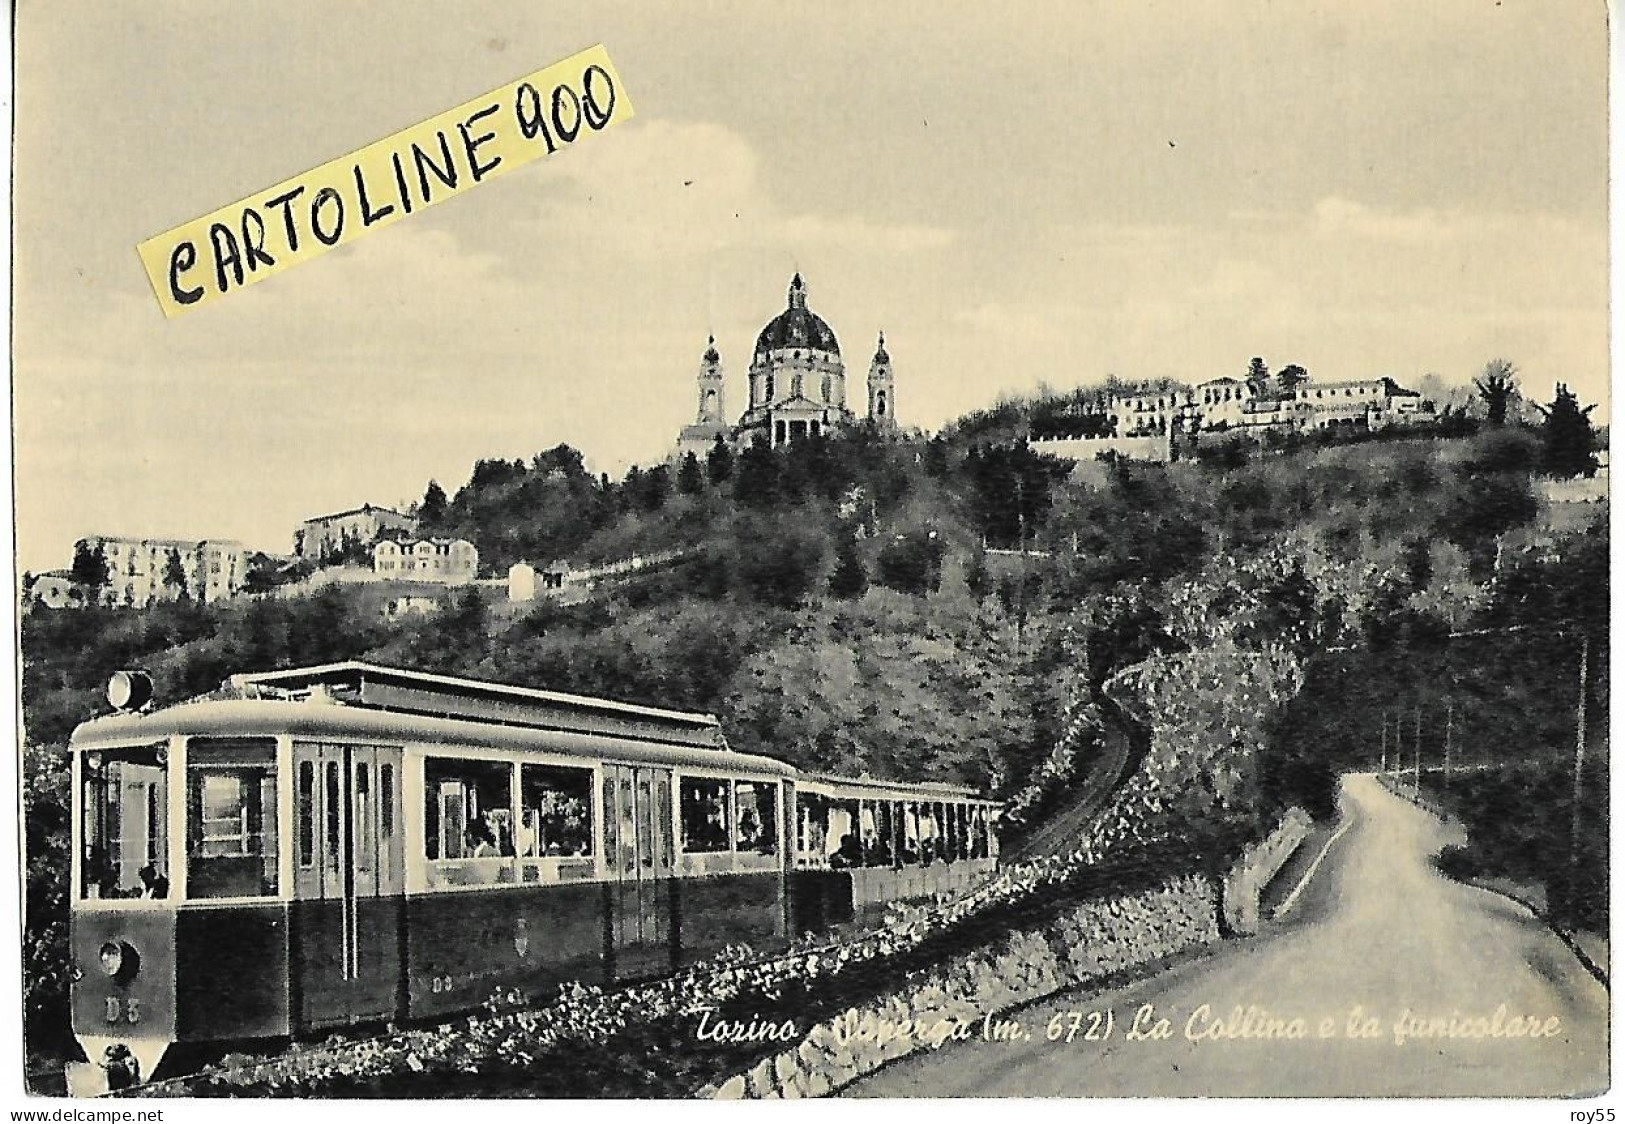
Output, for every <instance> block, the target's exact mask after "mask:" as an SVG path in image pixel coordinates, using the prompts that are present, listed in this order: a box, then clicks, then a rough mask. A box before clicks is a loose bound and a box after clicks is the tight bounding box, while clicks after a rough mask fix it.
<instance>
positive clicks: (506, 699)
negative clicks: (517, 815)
mask: <svg viewBox="0 0 1625 1124" xmlns="http://www.w3.org/2000/svg"><path fill="white" fill-rule="evenodd" d="M226 682H227V688H228V689H235V690H237V691H240V692H243V693H245V694H248V695H250V696H252V695H254V694H255V693H256V692H263V691H264V690H269V691H272V692H293V693H300V692H309V691H313V690H315V689H317V688H320V689H323V690H325V691H327V692H329V693H332V694H335V695H336V696H337V697H339V698H340V699H341V701H344V702H348V703H354V704H355V705H359V706H376V707H378V708H380V709H384V710H401V711H409V712H413V713H424V714H455V715H457V716H459V717H470V718H482V719H486V720H488V721H504V720H513V719H515V718H518V717H521V716H525V715H530V716H536V717H540V716H551V715H555V714H556V713H557V712H560V711H580V712H592V713H597V714H603V715H614V716H618V717H623V718H633V719H638V720H646V721H650V722H654V723H658V724H661V725H665V726H673V727H684V728H694V729H699V728H712V729H714V728H717V727H718V723H717V720H716V717H715V716H714V715H710V714H698V713H695V712H693V711H684V710H666V709H663V708H660V707H653V706H639V705H637V704H635V703H625V702H617V701H616V700H614V699H603V698H594V697H592V696H589V695H571V694H565V693H564V692H561V691H541V690H537V689H535V688H532V687H515V686H511V685H509V684H506V683H490V682H486V681H483V680H479V679H460V678H457V677H455V676H451V675H435V674H432V673H430V672H426V671H411V670H408V669H405V668H397V667H383V666H381V665H378V664H370V663H363V662H361V661H359V660H346V661H344V662H342V663H329V664H318V665H317V666H315V667H295V668H288V669H286V670H284V671H259V672H251V673H245V674H241V675H233V676H232V677H231V678H230V679H229V680H227V681H226Z"/></svg>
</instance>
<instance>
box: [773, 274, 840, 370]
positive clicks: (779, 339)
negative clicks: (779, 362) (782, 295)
mask: <svg viewBox="0 0 1625 1124" xmlns="http://www.w3.org/2000/svg"><path fill="white" fill-rule="evenodd" d="M802 347H804V348H809V349H812V350H816V351H827V352H829V353H830V354H832V355H839V354H840V353H841V345H840V344H839V343H837V342H836V339H835V332H834V330H833V329H832V328H830V326H829V325H828V324H826V323H824V320H823V317H821V316H819V315H818V314H817V313H815V312H812V311H810V310H809V309H808V308H807V286H806V283H805V282H803V281H802V280H801V274H799V273H798V274H796V275H795V279H794V280H792V281H791V282H790V300H789V305H788V307H786V308H785V310H784V311H783V312H781V313H779V314H778V315H777V316H775V317H774V318H773V319H771V320H769V321H768V322H767V326H766V327H764V328H763V329H762V333H761V335H759V336H757V337H756V355H758V356H762V355H765V354H767V353H768V352H770V351H781V350H784V349H787V348H802Z"/></svg>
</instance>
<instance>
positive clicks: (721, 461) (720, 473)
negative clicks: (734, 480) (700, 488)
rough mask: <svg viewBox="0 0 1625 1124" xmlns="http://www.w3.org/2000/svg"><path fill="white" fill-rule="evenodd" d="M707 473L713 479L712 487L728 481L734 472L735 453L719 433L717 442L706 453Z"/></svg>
mask: <svg viewBox="0 0 1625 1124" xmlns="http://www.w3.org/2000/svg"><path fill="white" fill-rule="evenodd" d="M705 474H706V475H707V476H708V477H710V479H711V487H713V488H715V487H717V486H719V485H721V484H723V483H724V482H726V481H727V479H728V477H730V476H732V475H733V474H734V453H733V450H732V449H730V448H728V443H727V442H726V441H724V440H723V439H722V435H721V434H720V433H719V434H718V435H717V439H716V443H715V444H713V445H712V446H711V451H710V452H709V453H706V454H705Z"/></svg>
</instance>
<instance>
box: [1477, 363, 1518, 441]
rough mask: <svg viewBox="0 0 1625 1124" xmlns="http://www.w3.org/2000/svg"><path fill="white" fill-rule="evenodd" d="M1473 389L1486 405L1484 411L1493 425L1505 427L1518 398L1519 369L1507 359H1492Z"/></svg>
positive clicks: (1485, 366) (1485, 365)
mask: <svg viewBox="0 0 1625 1124" xmlns="http://www.w3.org/2000/svg"><path fill="white" fill-rule="evenodd" d="M1473 388H1474V389H1475V390H1477V391H1478V397H1479V398H1480V399H1481V400H1482V401H1483V403H1484V411H1485V413H1486V415H1487V416H1488V417H1489V419H1490V424H1491V425H1504V424H1506V420H1507V411H1508V409H1509V408H1510V407H1511V406H1512V403H1513V401H1514V400H1515V399H1516V398H1517V397H1518V368H1516V367H1514V366H1513V365H1512V364H1511V363H1509V362H1508V361H1507V360H1505V359H1491V360H1490V361H1489V362H1488V363H1486V364H1484V373H1483V374H1482V375H1480V376H1479V377H1478V378H1477V379H1476V380H1475V381H1474V382H1473Z"/></svg>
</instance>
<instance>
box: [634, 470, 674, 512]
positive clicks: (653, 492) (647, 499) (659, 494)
mask: <svg viewBox="0 0 1625 1124" xmlns="http://www.w3.org/2000/svg"><path fill="white" fill-rule="evenodd" d="M670 498H671V469H669V468H667V467H666V466H665V465H663V464H657V465H655V466H654V467H653V468H651V469H649V470H648V471H647V472H645V473H644V474H643V478H642V480H641V481H640V483H639V487H638V492H637V495H636V496H635V497H634V502H635V503H636V504H637V505H638V507H640V508H642V509H643V510H644V511H659V510H660V509H661V508H662V507H665V506H666V501H667V500H668V499H670Z"/></svg>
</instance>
